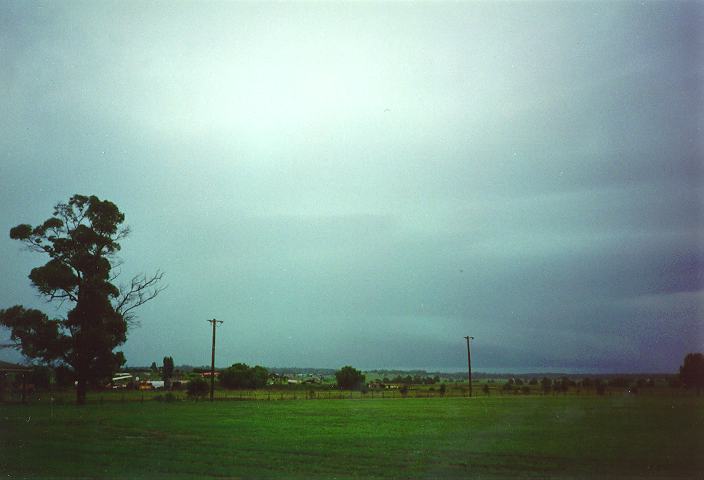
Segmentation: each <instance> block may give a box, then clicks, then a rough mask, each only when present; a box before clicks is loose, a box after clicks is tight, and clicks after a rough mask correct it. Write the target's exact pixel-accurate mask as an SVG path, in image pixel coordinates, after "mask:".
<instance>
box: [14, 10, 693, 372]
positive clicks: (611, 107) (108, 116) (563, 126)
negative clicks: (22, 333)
mask: <svg viewBox="0 0 704 480" xmlns="http://www.w3.org/2000/svg"><path fill="white" fill-rule="evenodd" d="M703 18H704V17H703V7H702V4H701V3H697V2H691V3H690V2H674V3H665V2H657V3H655V2H644V3H641V2H638V3H636V2H612V3H575V2H569V3H567V2H566V3H557V2H549V3H539V2H520V3H503V2H502V3H498V2H497V3H494V2H486V3H442V2H438V3H435V2H434V3H388V4H371V3H349V4H347V3H338V2H328V3H287V4H279V3H276V4H260V3H202V2H198V3H195V2H194V3H186V2H177V3H173V2H169V3H148V4H147V3H141V2H120V3H111V2H98V3H80V2H51V3H39V2H36V3H35V2H32V3H28V2H15V1H5V2H3V3H2V5H1V6H0V66H1V68H0V112H2V114H1V115H0V155H1V157H0V182H1V184H0V230H1V231H0V233H1V235H0V256H1V257H2V263H1V269H2V272H1V274H0V308H7V307H9V306H12V305H15V304H23V305H26V306H32V307H34V308H41V309H43V310H44V311H46V312H47V313H49V314H50V315H59V314H61V310H60V309H58V310H57V306H55V305H53V304H47V303H46V302H45V301H44V300H42V299H41V298H40V297H38V295H37V293H36V291H35V290H33V288H32V286H31V284H30V281H29V279H28V278H27V274H28V273H29V270H30V269H31V268H32V267H34V266H37V265H40V264H43V263H44V262H45V261H46V258H43V257H41V256H40V255H38V254H35V253H32V252H28V251H26V250H23V248H22V245H21V244H20V243H19V242H16V241H13V240H11V239H10V238H9V235H8V232H9V229H10V228H11V227H13V226H15V225H17V224H20V223H30V224H33V225H35V224H38V223H40V222H42V221H43V220H45V219H46V218H48V217H49V216H50V215H51V212H52V207H53V205H54V204H56V203H57V202H59V201H66V200H68V198H69V197H70V196H71V195H73V194H75V193H81V194H86V195H91V194H94V195H97V196H98V197H100V198H101V199H108V200H111V201H113V202H115V203H116V204H117V205H118V207H119V208H120V209H121V210H122V211H123V212H124V213H125V215H126V223H127V224H128V225H130V227H131V229H132V233H131V235H130V237H129V238H127V239H126V240H124V241H123V242H122V251H121V253H120V258H121V259H122V260H123V261H124V263H123V266H122V267H121V268H122V276H121V279H122V281H123V282H126V281H127V280H128V279H129V278H130V276H132V275H134V274H136V273H140V272H145V273H151V272H153V271H155V270H157V269H162V270H163V271H164V272H165V273H166V275H165V279H164V283H165V284H168V288H167V289H166V290H165V291H164V292H163V293H162V294H161V295H160V296H159V297H158V298H157V299H155V300H154V301H152V302H150V303H148V304H146V305H144V306H143V307H142V308H141V310H140V311H139V313H138V315H139V320H140V322H141V325H140V326H139V327H136V328H133V329H132V330H131V331H130V333H129V336H128V340H127V343H126V344H125V345H124V346H123V347H122V350H123V351H124V352H125V355H126V357H127V363H128V365H133V366H134V365H148V364H150V363H151V362H152V361H156V362H157V363H160V361H161V359H162V358H163V356H165V355H170V356H173V358H174V361H175V362H176V363H177V364H192V365H204V364H207V363H209V361H210V335H211V330H210V325H209V324H208V323H206V319H210V318H217V319H219V320H223V321H224V324H223V325H222V327H221V328H219V330H218V340H217V355H218V357H217V365H218V366H227V365H230V364H232V363H234V362H238V361H242V362H246V363H249V364H261V365H265V366H299V367H329V368H337V367H339V366H342V365H346V364H351V365H354V366H355V367H358V368H365V369H369V368H426V369H430V370H436V369H439V370H461V369H462V368H465V366H466V350H465V343H464V339H463V338H462V337H463V336H464V335H473V336H475V337H476V340H475V341H474V344H473V367H474V368H475V369H477V370H485V371H489V370H492V369H494V370H502V371H558V370H563V371H585V372H641V371H649V372H673V371H675V370H676V369H677V367H678V366H679V365H680V364H681V362H682V358H683V357H684V355H685V354H686V353H688V352H693V351H701V350H702V349H703V345H704V330H703V328H702V320H703V319H702V312H703V309H702V307H703V305H704V303H703V302H704V290H703V289H704V274H703V273H702V272H703V270H702V259H703V258H704V257H703V254H704V248H703V245H704V244H703V241H702V240H703V237H702V233H703V230H702V225H703V224H702V199H703V198H702V169H701V166H702V152H703V149H704V145H703V143H702V142H703V141H702V139H703V138H704V135H703V132H702V111H703V110H702V109H703V105H704V96H703V95H702V85H704V82H703V80H704V79H703V78H702V77H703V75H702V74H703V66H704V63H703V62H702V53H701V52H704V45H703V43H704V42H703V41H702V32H703V31H704V29H703V26H704V25H703ZM118 283H119V282H118ZM0 335H3V336H4V337H3V338H2V339H6V338H7V332H2V333H1V334H0ZM0 358H1V359H5V360H11V361H16V360H20V359H21V357H19V354H18V353H13V352H12V351H9V350H0Z"/></svg>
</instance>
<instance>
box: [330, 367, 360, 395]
mask: <svg viewBox="0 0 704 480" xmlns="http://www.w3.org/2000/svg"><path fill="white" fill-rule="evenodd" d="M365 378H366V377H365V376H364V374H362V372H360V371H359V370H357V369H356V368H353V367H351V366H349V365H346V366H344V367H342V368H341V369H340V370H338V371H337V372H335V379H336V380H337V386H338V387H340V388H341V389H343V390H352V389H355V388H360V387H361V386H362V384H363V383H364V380H365Z"/></svg>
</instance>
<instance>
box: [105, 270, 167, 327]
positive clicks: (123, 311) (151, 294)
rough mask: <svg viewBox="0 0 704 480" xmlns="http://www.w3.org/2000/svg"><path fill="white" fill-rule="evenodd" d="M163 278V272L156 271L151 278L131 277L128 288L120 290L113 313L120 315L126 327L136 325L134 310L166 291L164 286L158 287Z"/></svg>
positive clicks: (142, 276)
mask: <svg viewBox="0 0 704 480" xmlns="http://www.w3.org/2000/svg"><path fill="white" fill-rule="evenodd" d="M163 277H164V272H162V271H160V270H157V271H156V273H155V274H154V275H152V276H151V277H147V276H146V275H144V274H141V275H135V276H134V277H132V280H131V281H130V285H129V287H122V288H120V290H121V292H120V296H119V297H118V298H117V301H116V305H115V311H116V312H117V313H119V314H120V315H122V317H123V318H124V319H125V321H126V322H127V324H128V325H130V326H133V325H136V323H137V322H136V316H135V314H134V310H135V309H136V308H137V307H140V306H142V305H144V304H145V303H147V302H148V301H150V300H153V299H154V298H156V297H157V295H159V294H160V293H161V292H163V291H164V290H165V289H166V287H167V286H166V285H164V286H159V285H158V283H159V282H160V281H161V279H162V278H163Z"/></svg>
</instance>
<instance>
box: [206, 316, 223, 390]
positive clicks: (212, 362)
mask: <svg viewBox="0 0 704 480" xmlns="http://www.w3.org/2000/svg"><path fill="white" fill-rule="evenodd" d="M206 322H210V323H211V324H212V325H213V348H212V350H211V355H210V401H211V402H212V401H213V400H214V399H215V327H216V326H217V324H218V323H219V324H222V323H223V321H222V320H215V319H214V318H213V319H212V320H206Z"/></svg>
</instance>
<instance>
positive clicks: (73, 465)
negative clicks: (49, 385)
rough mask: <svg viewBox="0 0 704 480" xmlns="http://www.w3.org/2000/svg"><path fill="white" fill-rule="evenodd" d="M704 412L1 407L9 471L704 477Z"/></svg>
mask: <svg viewBox="0 0 704 480" xmlns="http://www.w3.org/2000/svg"><path fill="white" fill-rule="evenodd" d="M703 407H704V399H700V398H694V397H622V396H619V397H616V396H614V397H605V398H602V397H551V396H547V397H539V396H525V397H488V398H487V397H483V398H482V397H479V398H473V399H466V398H464V399H463V398H447V399H440V398H434V399H433V398H431V399H406V400H389V399H386V400H381V399H375V400H320V401H283V402H264V401H248V402H237V401H220V402H215V403H213V404H211V403H209V402H198V403H194V402H175V403H160V402H155V401H148V402H144V403H105V404H102V405H101V404H92V405H87V406H85V407H76V406H74V405H60V406H54V407H53V408H51V407H50V406H49V405H46V404H36V405H29V406H22V405H0V472H2V473H3V477H4V478H52V477H71V478H78V477H89V478H252V477H255V478H262V477H282V478H333V477H334V478H355V477H364V478H372V477H396V478H448V477H473V478H489V477H491V478H494V477H502V478H505V477H515V476H519V477H536V478H546V477H555V478H574V477H582V478H583V477H590V478H603V477H612V478H613V477H630V478H641V477H646V476H647V477H657V478H672V477H682V478H695V477H698V478H701V477H700V475H702V474H704V456H702V452H704V450H703V448H704V408H703Z"/></svg>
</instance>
